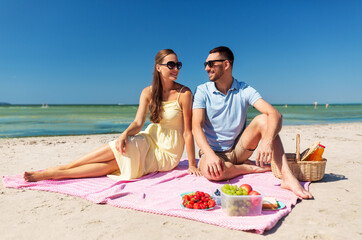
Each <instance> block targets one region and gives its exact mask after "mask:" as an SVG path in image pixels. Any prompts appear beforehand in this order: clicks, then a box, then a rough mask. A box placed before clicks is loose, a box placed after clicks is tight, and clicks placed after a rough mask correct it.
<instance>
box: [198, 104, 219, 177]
mask: <svg viewBox="0 0 362 240" xmlns="http://www.w3.org/2000/svg"><path fill="white" fill-rule="evenodd" d="M204 122H205V109H204V108H198V109H193V110H192V133H193V135H194V138H195V141H196V143H197V145H198V146H199V148H200V149H201V151H202V152H203V153H204V155H205V158H204V159H205V161H206V162H205V165H206V169H201V172H202V173H203V174H205V171H207V173H208V174H210V175H211V176H213V177H218V176H220V175H221V172H222V171H223V170H224V165H223V161H222V160H221V159H220V158H219V157H218V156H217V155H216V154H215V152H214V151H213V150H212V149H211V147H210V145H209V143H208V141H207V139H206V136H205V133H204V131H203V130H202V126H203V125H204Z"/></svg>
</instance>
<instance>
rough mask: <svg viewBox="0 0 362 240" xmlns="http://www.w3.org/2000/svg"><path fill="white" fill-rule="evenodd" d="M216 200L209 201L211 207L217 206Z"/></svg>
mask: <svg viewBox="0 0 362 240" xmlns="http://www.w3.org/2000/svg"><path fill="white" fill-rule="evenodd" d="M215 204H216V203H215V201H214V200H209V201H208V205H209V208H212V207H215Z"/></svg>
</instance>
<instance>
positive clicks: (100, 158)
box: [24, 144, 117, 181]
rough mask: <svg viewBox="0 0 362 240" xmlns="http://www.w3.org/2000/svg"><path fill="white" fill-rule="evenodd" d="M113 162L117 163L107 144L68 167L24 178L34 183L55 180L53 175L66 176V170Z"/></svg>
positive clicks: (33, 173) (27, 175)
mask: <svg viewBox="0 0 362 240" xmlns="http://www.w3.org/2000/svg"><path fill="white" fill-rule="evenodd" d="M113 160H114V162H116V161H115V158H114V154H113V151H112V149H111V148H110V146H109V145H108V144H105V145H103V146H102V147H100V148H98V149H96V150H94V151H92V152H90V153H88V154H86V155H84V156H82V157H81V158H79V159H77V160H75V161H73V162H70V163H68V164H66V165H62V166H58V167H51V168H47V169H46V170H44V171H42V172H25V173H24V178H25V180H26V181H32V180H33V181H34V179H35V181H39V179H38V178H41V180H44V179H54V178H53V177H55V176H53V174H60V173H62V174H64V172H62V171H64V170H71V169H73V168H78V167H81V166H85V165H89V164H95V163H104V162H110V161H113ZM116 163H117V162H116ZM88 167H89V166H88ZM115 170H117V169H115ZM115 170H114V171H115ZM40 173H42V174H40ZM67 174H68V173H67ZM104 175H106V174H104ZM33 176H35V177H33ZM57 176H58V175H57ZM44 177H46V178H44ZM89 177H90V176H89ZM72 178H74V177H72ZM57 179H59V178H57Z"/></svg>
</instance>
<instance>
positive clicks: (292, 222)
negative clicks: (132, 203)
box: [0, 122, 362, 240]
mask: <svg viewBox="0 0 362 240" xmlns="http://www.w3.org/2000/svg"><path fill="white" fill-rule="evenodd" d="M298 133H299V134H300V135H301V150H304V149H305V148H307V147H309V146H310V145H311V144H313V143H314V142H315V141H317V140H319V141H321V144H323V145H325V146H326V150H325V153H324V157H325V158H327V166H326V171H325V177H324V178H323V179H322V180H321V181H319V182H314V183H311V185H310V191H311V193H312V194H313V196H314V199H312V200H303V201H300V202H299V203H298V204H297V205H296V206H294V208H293V210H292V212H291V213H290V214H289V215H288V216H286V217H285V218H283V219H281V220H280V221H279V222H278V224H277V225H276V226H275V227H274V228H273V229H271V230H270V231H267V232H265V233H264V235H258V234H254V233H248V232H242V231H236V230H229V229H225V228H222V227H217V226H214V225H210V224H204V223H200V222H196V221H192V220H187V219H183V218H176V217H168V216H163V215H156V214H149V213H144V212H139V211H134V210H129V209H122V208H115V207H111V206H108V205H99V204H94V203H91V202H89V201H87V200H84V199H81V198H78V197H74V196H68V195H64V194H58V193H50V192H44V191H32V190H17V189H10V188H5V187H4V186H3V185H2V184H1V188H0V210H1V212H2V220H3V221H2V224H1V225H0V232H1V235H2V239H28V238H29V236H31V237H32V238H37V239H49V238H53V239H64V238H67V239H98V238H100V239H119V238H122V239H123V238H124V239H143V240H144V239H145V238H151V239H161V240H163V239H184V238H188V237H192V236H196V235H197V236H198V237H200V238H212V239H222V238H230V239H236V238H247V239H265V238H267V239H284V238H289V239H342V238H346V239H356V238H359V237H361V235H362V231H361V230H360V226H361V224H362V220H361V218H360V212H361V211H362V204H361V202H362V196H361V194H360V193H359V191H360V186H361V184H362V179H361V177H360V172H361V171H362V152H361V151H360V148H361V143H362V122H357V123H328V124H318V125H285V126H283V128H282V131H281V133H280V137H281V139H282V141H283V144H284V149H285V152H295V138H296V134H298ZM118 135H119V134H117V133H113V134H112V133H111V134H95V135H75V136H47V137H19V138H0V174H1V175H2V176H3V175H14V174H21V173H22V172H23V171H25V170H39V169H44V168H46V167H50V166H54V165H59V164H64V163H67V162H69V161H71V160H74V159H75V158H77V157H80V156H82V155H83V154H85V153H87V152H89V151H91V150H94V149H96V148H98V147H100V146H101V145H102V144H106V143H108V142H109V141H111V140H113V139H114V138H116V137H118ZM197 149H198V148H197V147H196V151H197ZM183 157H187V155H186V152H185V151H184V154H183ZM251 159H252V160H253V159H255V157H254V156H252V157H251ZM49 223H51V224H49ZM135 226H136V227H135ZM137 226H142V229H143V230H142V231H140V230H139V227H137ZM45 229H47V231H44V230H45Z"/></svg>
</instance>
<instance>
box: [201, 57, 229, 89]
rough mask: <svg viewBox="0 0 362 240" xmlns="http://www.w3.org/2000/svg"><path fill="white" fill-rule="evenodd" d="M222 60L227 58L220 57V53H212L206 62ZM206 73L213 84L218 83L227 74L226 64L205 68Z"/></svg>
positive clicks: (217, 63)
mask: <svg viewBox="0 0 362 240" xmlns="http://www.w3.org/2000/svg"><path fill="white" fill-rule="evenodd" d="M220 59H225V58H223V56H221V55H220V53H210V54H209V56H208V57H207V59H206V62H208V61H212V60H220ZM205 71H206V72H207V73H208V74H209V80H210V81H211V82H216V81H217V80H219V79H220V78H221V77H222V76H223V75H224V73H225V70H224V62H214V65H213V66H212V67H209V66H208V65H207V66H206V67H205Z"/></svg>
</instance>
